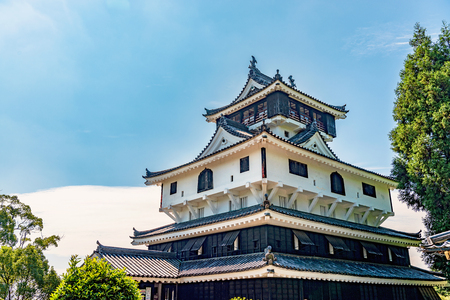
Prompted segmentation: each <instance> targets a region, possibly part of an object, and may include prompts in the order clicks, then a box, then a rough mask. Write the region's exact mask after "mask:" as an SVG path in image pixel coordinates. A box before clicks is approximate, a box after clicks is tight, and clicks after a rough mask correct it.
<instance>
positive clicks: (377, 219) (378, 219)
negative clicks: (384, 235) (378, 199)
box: [374, 210, 386, 227]
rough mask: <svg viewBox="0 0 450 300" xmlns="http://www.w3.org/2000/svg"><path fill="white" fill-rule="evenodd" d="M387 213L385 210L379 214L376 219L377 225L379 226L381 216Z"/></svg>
mask: <svg viewBox="0 0 450 300" xmlns="http://www.w3.org/2000/svg"><path fill="white" fill-rule="evenodd" d="M385 214H386V211H385V210H383V211H382V212H381V213H380V214H379V215H378V217H377V218H376V220H375V224H374V225H375V226H377V227H378V225H377V224H378V223H379V222H380V221H381V218H382V217H383V216H384V215H385Z"/></svg>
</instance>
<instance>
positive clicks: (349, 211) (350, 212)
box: [344, 203, 359, 221]
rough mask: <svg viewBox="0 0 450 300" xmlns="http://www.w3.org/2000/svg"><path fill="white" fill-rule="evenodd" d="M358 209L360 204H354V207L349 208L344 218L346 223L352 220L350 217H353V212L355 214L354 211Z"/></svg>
mask: <svg viewBox="0 0 450 300" xmlns="http://www.w3.org/2000/svg"><path fill="white" fill-rule="evenodd" d="M356 207H359V204H356V203H355V204H353V205H352V206H350V207H349V208H348V210H347V213H346V214H345V216H344V220H345V221H348V218H350V216H351V215H352V212H353V210H354V209H355V208H356Z"/></svg>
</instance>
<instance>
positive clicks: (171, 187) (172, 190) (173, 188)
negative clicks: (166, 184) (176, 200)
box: [170, 181, 177, 195]
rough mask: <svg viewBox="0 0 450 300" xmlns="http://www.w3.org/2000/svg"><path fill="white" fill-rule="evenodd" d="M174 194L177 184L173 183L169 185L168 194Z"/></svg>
mask: <svg viewBox="0 0 450 300" xmlns="http://www.w3.org/2000/svg"><path fill="white" fill-rule="evenodd" d="M176 193H177V182H176V181H175V182H172V183H171V184H170V194H171V195H173V194H176Z"/></svg>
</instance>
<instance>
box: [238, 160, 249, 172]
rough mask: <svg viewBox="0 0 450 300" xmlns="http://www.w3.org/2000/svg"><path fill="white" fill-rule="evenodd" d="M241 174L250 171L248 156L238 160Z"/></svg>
mask: <svg viewBox="0 0 450 300" xmlns="http://www.w3.org/2000/svg"><path fill="white" fill-rule="evenodd" d="M240 168H241V173H244V172H247V171H248V170H250V158H249V157H248V156H246V157H243V158H241V160H240Z"/></svg>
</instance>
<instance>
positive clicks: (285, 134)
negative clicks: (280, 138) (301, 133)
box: [284, 130, 289, 138]
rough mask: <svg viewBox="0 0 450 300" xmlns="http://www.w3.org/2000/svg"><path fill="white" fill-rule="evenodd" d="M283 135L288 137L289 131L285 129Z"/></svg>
mask: <svg viewBox="0 0 450 300" xmlns="http://www.w3.org/2000/svg"><path fill="white" fill-rule="evenodd" d="M284 137H285V138H288V137H289V131H286V130H285V131H284Z"/></svg>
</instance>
